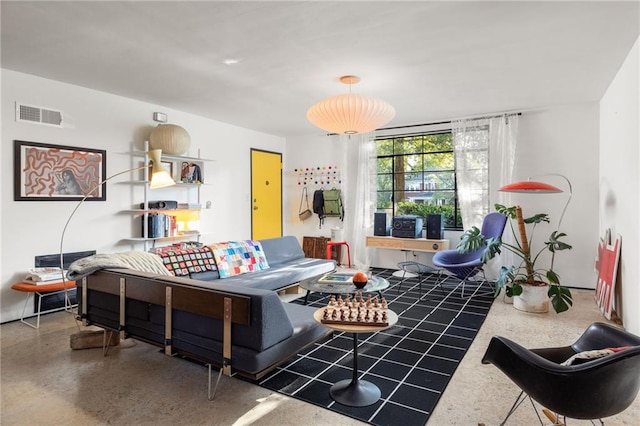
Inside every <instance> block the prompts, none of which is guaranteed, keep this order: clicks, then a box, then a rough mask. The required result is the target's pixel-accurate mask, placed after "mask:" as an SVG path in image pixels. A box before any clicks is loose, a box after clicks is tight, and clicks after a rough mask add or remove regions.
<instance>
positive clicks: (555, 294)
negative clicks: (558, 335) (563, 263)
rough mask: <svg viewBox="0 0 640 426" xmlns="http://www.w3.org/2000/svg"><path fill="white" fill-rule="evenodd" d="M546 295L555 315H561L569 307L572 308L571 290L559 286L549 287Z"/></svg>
mask: <svg viewBox="0 0 640 426" xmlns="http://www.w3.org/2000/svg"><path fill="white" fill-rule="evenodd" d="M547 295H548V296H549V297H550V298H551V305H552V306H553V309H554V310H555V311H556V312H557V313H562V312H565V311H567V310H569V307H570V306H573V296H572V295H571V290H569V289H568V288H566V287H562V286H559V285H552V286H549V291H548V292H547Z"/></svg>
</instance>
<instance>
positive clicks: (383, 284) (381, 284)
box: [300, 275, 389, 305]
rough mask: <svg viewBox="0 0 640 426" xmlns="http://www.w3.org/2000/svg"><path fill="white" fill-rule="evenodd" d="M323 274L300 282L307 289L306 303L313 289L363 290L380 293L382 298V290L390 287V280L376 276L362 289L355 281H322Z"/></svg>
mask: <svg viewBox="0 0 640 426" xmlns="http://www.w3.org/2000/svg"><path fill="white" fill-rule="evenodd" d="M323 276H324V275H322V276H319V277H314V278H310V279H308V280H305V281H302V282H300V287H302V288H303V289H305V290H307V294H306V295H305V296H304V304H305V305H306V304H307V303H308V302H309V293H311V292H312V291H315V292H317V293H329V294H351V293H355V292H356V291H361V292H362V293H378V296H380V298H381V299H382V290H385V289H387V288H388V287H389V281H387V280H386V279H384V278H381V277H376V276H372V277H371V278H369V282H367V284H366V285H365V286H364V288H361V289H359V288H356V286H355V285H354V284H353V283H321V282H319V281H318V280H319V279H321V278H322V277H323Z"/></svg>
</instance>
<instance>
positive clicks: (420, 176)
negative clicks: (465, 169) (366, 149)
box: [376, 131, 462, 229]
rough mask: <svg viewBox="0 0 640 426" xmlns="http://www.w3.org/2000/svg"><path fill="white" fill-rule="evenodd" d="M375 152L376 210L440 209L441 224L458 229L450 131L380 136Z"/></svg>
mask: <svg viewBox="0 0 640 426" xmlns="http://www.w3.org/2000/svg"><path fill="white" fill-rule="evenodd" d="M376 155H377V168H378V172H377V173H378V175H377V178H378V181H377V209H378V211H384V212H386V213H387V214H389V215H390V216H391V217H393V216H394V215H399V214H416V215H419V216H423V217H424V216H426V215H427V214H434V213H435V214H440V213H442V214H443V215H444V219H445V220H444V221H445V228H447V229H462V217H461V215H460V210H459V207H458V202H457V197H456V190H457V186H456V174H455V156H454V152H453V137H452V134H451V132H450V131H449V132H442V133H427V134H418V135H409V136H393V137H384V138H380V139H377V140H376Z"/></svg>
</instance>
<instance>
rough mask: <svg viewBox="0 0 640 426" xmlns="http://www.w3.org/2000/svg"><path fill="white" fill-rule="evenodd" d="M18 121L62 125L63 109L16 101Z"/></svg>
mask: <svg viewBox="0 0 640 426" xmlns="http://www.w3.org/2000/svg"><path fill="white" fill-rule="evenodd" d="M16 121H18V122H23V123H33V124H43V125H45V126H54V127H62V111H57V110H55V109H50V108H43V107H38V106H33V105H24V104H19V103H17V102H16Z"/></svg>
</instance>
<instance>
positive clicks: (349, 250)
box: [327, 241, 351, 268]
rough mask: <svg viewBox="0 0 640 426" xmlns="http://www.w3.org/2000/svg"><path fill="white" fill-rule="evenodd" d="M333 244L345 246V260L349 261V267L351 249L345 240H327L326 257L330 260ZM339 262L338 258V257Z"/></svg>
mask: <svg viewBox="0 0 640 426" xmlns="http://www.w3.org/2000/svg"><path fill="white" fill-rule="evenodd" d="M333 246H347V260H348V261H349V268H351V249H350V248H349V244H347V242H346V241H327V259H328V260H331V249H332V248H333ZM338 263H340V259H338Z"/></svg>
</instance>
